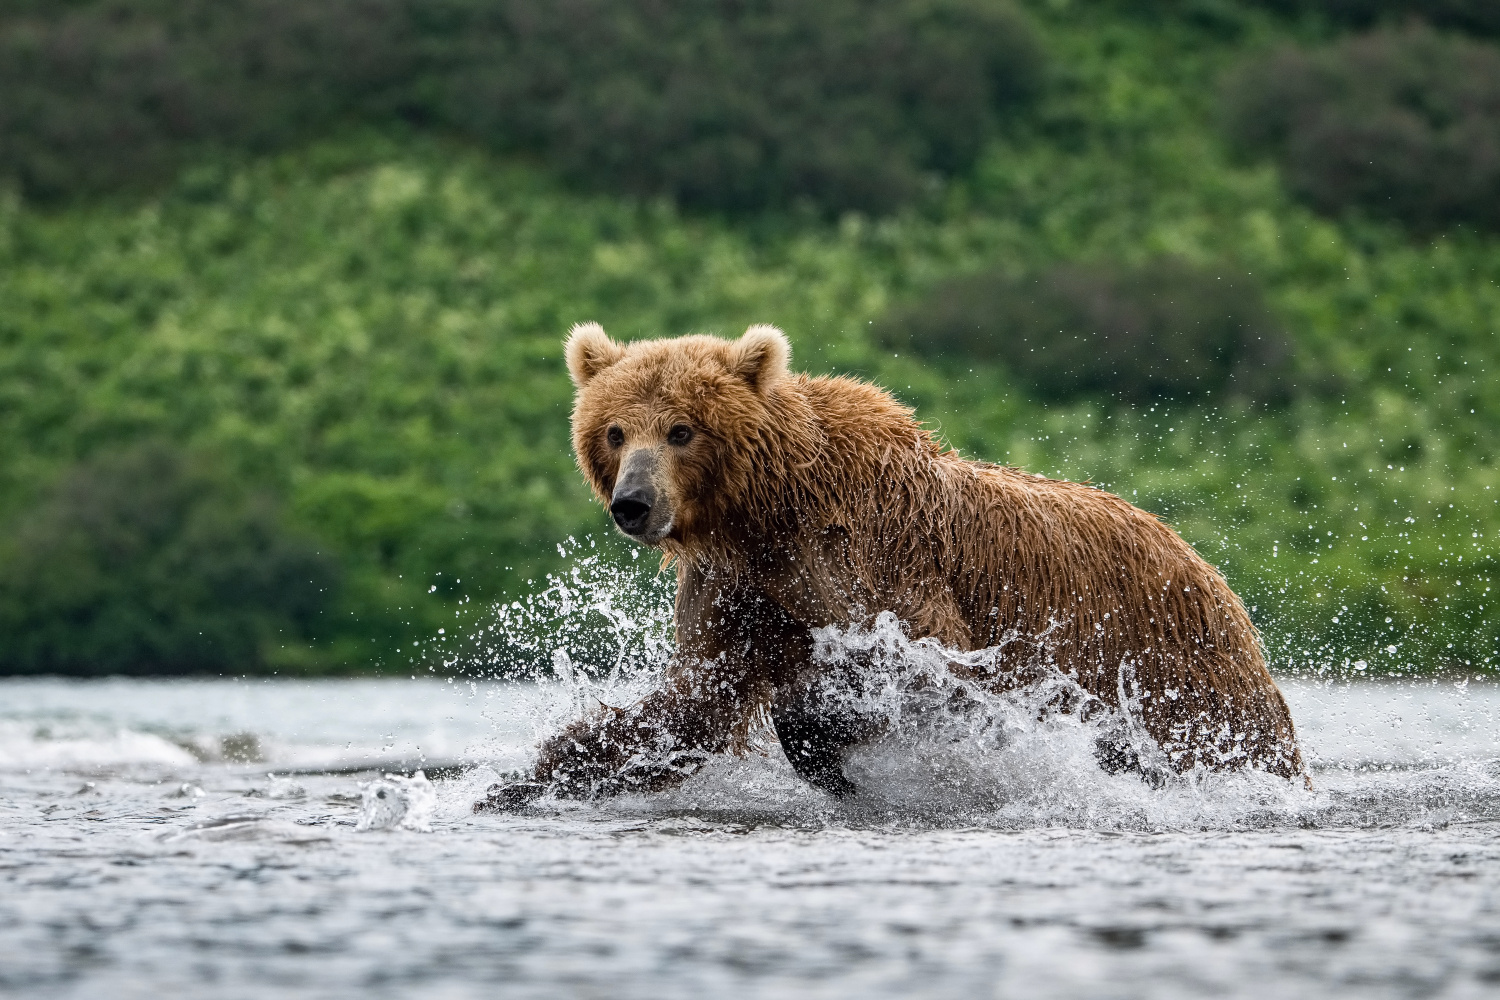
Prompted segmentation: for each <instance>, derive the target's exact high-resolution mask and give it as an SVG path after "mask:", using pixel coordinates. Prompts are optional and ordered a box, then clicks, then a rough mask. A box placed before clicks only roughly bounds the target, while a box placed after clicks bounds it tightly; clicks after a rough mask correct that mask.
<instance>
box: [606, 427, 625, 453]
mask: <svg viewBox="0 0 1500 1000" xmlns="http://www.w3.org/2000/svg"><path fill="white" fill-rule="evenodd" d="M604 439H605V440H606V441H608V442H609V446H610V447H611V448H618V447H620V445H622V444H624V443H625V432H624V431H622V430H620V428H619V425H617V424H611V425H610V427H609V430H607V431H605V432H604Z"/></svg>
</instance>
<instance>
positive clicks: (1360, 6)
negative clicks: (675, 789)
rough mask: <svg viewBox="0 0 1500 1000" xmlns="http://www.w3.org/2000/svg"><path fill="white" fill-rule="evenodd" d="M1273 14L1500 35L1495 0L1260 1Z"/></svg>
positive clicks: (1362, 24)
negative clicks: (1417, 23)
mask: <svg viewBox="0 0 1500 1000" xmlns="http://www.w3.org/2000/svg"><path fill="white" fill-rule="evenodd" d="M1258 2H1259V3H1260V4H1261V5H1262V6H1264V7H1268V8H1270V9H1271V10H1275V11H1278V12H1280V13H1282V14H1290V15H1302V16H1307V15H1311V16H1313V17H1320V18H1326V19H1328V20H1329V21H1332V22H1333V23H1335V24H1340V25H1353V26H1355V27H1360V28H1367V27H1370V26H1371V25H1374V24H1380V23H1385V24H1402V23H1406V22H1409V21H1413V20H1421V21H1426V22H1427V23H1428V24H1431V25H1433V26H1434V27H1438V28H1452V29H1455V30H1458V31H1470V32H1473V33H1475V34H1477V35H1491V36H1493V35H1500V5H1497V4H1495V3H1494V0H1258Z"/></svg>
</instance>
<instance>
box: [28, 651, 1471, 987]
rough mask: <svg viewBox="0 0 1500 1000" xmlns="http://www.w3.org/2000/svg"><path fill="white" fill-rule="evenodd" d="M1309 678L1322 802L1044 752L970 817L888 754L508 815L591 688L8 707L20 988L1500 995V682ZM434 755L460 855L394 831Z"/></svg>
mask: <svg viewBox="0 0 1500 1000" xmlns="http://www.w3.org/2000/svg"><path fill="white" fill-rule="evenodd" d="M1283 686H1284V689H1285V691H1286V693H1287V695H1288V699H1289V701H1290V703H1291V705H1292V708H1293V713H1294V716H1295V718H1296V719H1297V722H1298V724H1299V726H1300V728H1301V732H1302V736H1303V741H1304V747H1305V749H1306V751H1307V753H1308V756H1309V758H1310V760H1311V762H1312V773H1313V779H1314V784H1315V787H1314V789H1313V790H1312V791H1306V790H1303V789H1300V788H1292V787H1288V786H1287V785H1286V784H1285V783H1284V782H1279V781H1276V780H1274V779H1264V778H1263V777H1262V776H1254V775H1250V776H1236V777H1228V778H1224V777H1207V778H1200V779H1196V780H1185V781H1179V782H1176V783H1172V784H1169V785H1168V786H1167V787H1165V788H1159V789H1153V788H1150V787H1148V786H1147V785H1145V784H1144V783H1143V782H1141V781H1140V780H1139V779H1137V778H1132V777H1130V776H1128V775H1121V776H1108V775H1104V774H1103V773H1102V772H1099V771H1098V769H1097V768H1088V769H1081V768H1075V767H1071V766H1069V764H1068V761H1069V760H1070V759H1071V758H1070V757H1069V756H1068V752H1066V748H1065V747H1064V748H1063V749H1061V750H1060V749H1059V746H1060V744H1056V741H1055V740H1054V742H1053V743H1048V742H1047V741H1046V740H1044V739H1041V737H1040V736H1038V737H1037V739H1033V740H1030V741H1028V740H1026V739H1016V738H1009V739H1007V740H1002V741H1000V742H999V743H996V744H994V745H992V746H991V747H990V749H989V751H988V754H989V756H988V757H986V759H985V760H984V761H983V764H984V768H985V769H986V773H987V774H988V773H993V774H995V775H998V777H995V778H994V779H993V780H992V781H990V783H989V784H987V785H983V784H982V783H981V785H982V787H979V788H978V790H977V791H972V792H971V793H970V794H968V796H967V798H966V797H965V796H964V795H963V794H961V793H960V791H959V790H961V789H964V788H971V789H972V788H974V787H975V785H974V782H973V780H972V779H973V777H974V775H973V774H972V773H970V771H972V767H971V766H970V762H969V761H968V759H967V758H968V757H969V756H971V754H970V750H969V748H967V747H960V749H959V751H958V752H957V753H956V754H955V753H952V752H950V753H949V754H948V756H949V758H950V759H948V760H946V761H944V760H942V759H941V758H942V756H943V754H941V753H927V752H921V753H910V752H906V753H905V754H904V755H903V754H902V753H891V754H888V755H887V756H886V757H885V758H883V759H882V758H879V757H878V756H877V757H873V758H871V759H868V760H865V761H864V762H863V763H862V764H861V765H860V766H861V767H863V769H864V771H863V773H864V775H865V779H866V781H867V782H868V781H870V780H872V779H875V780H879V781H880V782H881V791H880V792H879V793H878V794H872V795H870V796H863V797H858V798H857V800H856V801H852V802H846V803H842V804H840V803H834V802H832V801H830V800H828V799H825V798H824V797H823V796H822V795H820V794H818V793H816V792H814V791H812V790H810V789H808V788H807V787H806V786H804V785H802V784H801V783H800V782H798V781H797V780H796V779H795V777H794V776H793V775H792V773H791V771H790V768H789V767H788V765H787V764H786V762H785V760H784V758H782V757H780V756H779V753H778V752H777V751H776V750H775V749H774V747H773V748H770V750H769V752H768V753H767V754H766V755H765V756H751V757H749V758H744V759H726V760H722V761H715V762H713V763H711V764H710V765H709V766H708V767H707V768H705V770H704V771H703V772H701V773H700V774H698V775H697V776H695V777H694V778H692V779H690V780H689V782H688V783H687V784H686V785H685V786H683V787H682V788H681V789H680V790H678V791H675V792H672V793H668V794H663V795H658V796H653V797H636V798H627V799H621V800H618V801H613V802H607V803H602V804H577V803H558V802H546V801H544V802H542V803H541V804H539V805H537V806H535V807H533V808H532V809H531V810H530V811H528V812H527V813H525V814H521V815H508V816H493V815H490V816H473V815H471V814H470V812H469V809H468V807H469V803H470V802H471V801H473V799H474V798H475V797H476V796H477V795H478V794H479V793H480V792H481V791H482V789H483V788H484V786H485V785H486V784H487V783H488V782H490V781H493V780H495V777H496V774H497V773H498V772H504V771H506V770H508V769H510V768H514V767H517V766H520V765H522V764H524V762H525V760H526V758H527V754H528V751H529V747H530V746H531V745H532V742H533V740H534V738H535V735H536V733H537V732H538V731H540V730H543V729H545V728H546V727H548V726H550V725H554V724H555V723H556V720H557V719H558V718H559V717H561V716H565V715H567V714H568V713H569V712H570V711H573V710H574V709H575V708H576V705H577V704H578V702H579V693H578V691H577V690H574V689H569V688H568V687H566V686H565V685H561V684H540V685H538V684H501V683H487V684H480V683H469V682H464V681H455V682H442V681H435V680H383V681H377V680H359V681H350V680H328V681H284V680H254V681H249V680H246V681H181V682H170V681H141V680H107V681H98V682H67V681H59V680H6V681H3V682H0V993H5V994H9V995H16V996H26V997H30V998H44V997H99V996H109V997H122V998H128V997H136V996H140V997H153V998H156V997H162V996H176V995H205V994H207V993H209V992H212V994H213V995H214V996H215V997H224V998H234V997H247V998H256V997H325V996H329V997H331V996H360V997H387V996H390V997H397V996H401V997H405V996H412V995H420V996H422V997H424V998H434V1000H436V998H444V997H481V996H483V997H493V996H506V997H511V996H515V997H549V998H551V997H569V996H576V997H612V998H613V997H679V996H680V997H701V996H710V995H718V996H744V997H760V996H764V997H786V996H828V997H850V996H858V997H882V996H903V997H906V996H933V997H965V998H967V997H1024V998H1046V997H1152V998H1169V997H1179V996H1180V997H1199V996H1204V995H1215V996H1256V997H1265V996H1276V997H1299V996H1307V997H1340V996H1347V997H1361V998H1370V997H1407V996H1410V997H1418V996H1420V997H1429V996H1448V997H1470V996H1473V997H1479V996H1496V995H1500V718H1497V716H1500V690H1497V688H1496V687H1495V686H1493V685H1490V684H1485V683H1480V682H1477V681H1476V682H1472V683H1468V684H1458V683H1453V682H1451V681H1442V682H1431V681H1420V682H1409V683H1370V682H1366V683H1361V684H1353V685H1348V684H1320V683H1314V682H1308V681H1290V682H1287V683H1285V684H1284V685H1283ZM1013 735H1014V734H1013ZM1033 735H1035V734H1033ZM1054 736H1055V734H1054ZM1064 742H1065V741H1064ZM909 750H910V748H909V747H908V751H909ZM981 756H983V755H981ZM954 757H957V758H959V759H956V760H955V759H952V758H954ZM914 761H915V763H914ZM421 765H425V766H426V767H427V768H428V770H429V772H431V774H432V775H433V776H434V780H433V784H432V787H433V789H434V790H435V791H436V803H435V807H433V808H432V809H431V811H430V814H429V815H426V816H424V817H416V818H417V819H418V820H419V822H417V823H415V824H411V825H413V826H417V827H419V828H420V827H422V826H427V827H430V832H418V830H417V829H401V828H399V827H395V828H390V829H364V830H362V829H360V828H359V821H360V818H361V815H362V810H366V814H365V815H366V819H367V822H366V824H365V825H366V826H369V825H371V823H370V822H368V820H369V816H368V814H367V813H368V810H367V809H366V806H365V804H364V803H365V801H366V799H365V798H362V794H363V793H364V792H365V791H367V790H369V789H368V788H362V785H363V784H365V783H368V782H370V781H371V780H372V779H373V778H374V777H375V776H376V773H377V772H379V771H395V770H398V769H399V770H410V769H412V768H415V767H417V766H421ZM466 767H467V768H468V769H467V770H465V768H466ZM966 767H969V768H970V770H969V771H965V768H966ZM955 773H959V774H960V775H961V777H962V779H963V780H959V781H955V780H954V774H955ZM398 784H399V783H398ZM397 791H400V789H399V788H398V789H397ZM413 808H415V807H413ZM375 825H377V826H378V825H379V824H375Z"/></svg>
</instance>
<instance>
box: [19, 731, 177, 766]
mask: <svg viewBox="0 0 1500 1000" xmlns="http://www.w3.org/2000/svg"><path fill="white" fill-rule="evenodd" d="M196 763H197V759H196V758H195V757H194V756H193V755H192V754H191V753H189V752H188V751H187V750H185V749H183V748H182V747H180V746H178V745H177V744H175V743H172V742H171V741H170V740H167V739H164V738H163V737H161V736H157V735H155V734H154V733H142V732H137V731H134V730H130V729H114V730H104V731H100V732H89V733H78V732H72V733H68V732H63V733H57V732H55V731H54V730H53V729H50V728H47V727H39V726H36V725H32V724H27V723H24V722H16V721H0V770H8V771H18V770H31V769H48V768H70V767H118V766H125V765H155V766H164V767H187V766H191V765H193V764H196Z"/></svg>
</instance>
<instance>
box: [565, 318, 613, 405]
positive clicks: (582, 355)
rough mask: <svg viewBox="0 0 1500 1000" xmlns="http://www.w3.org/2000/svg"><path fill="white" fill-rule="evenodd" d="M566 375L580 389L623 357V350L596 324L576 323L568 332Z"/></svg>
mask: <svg viewBox="0 0 1500 1000" xmlns="http://www.w3.org/2000/svg"><path fill="white" fill-rule="evenodd" d="M566 354H567V358H568V374H569V375H570V376H571V377H572V379H573V384H574V385H576V386H577V387H578V388H580V389H582V388H583V387H584V386H585V385H588V383H589V381H590V380H591V379H593V377H594V376H595V375H598V374H599V373H600V372H602V371H603V370H604V369H606V368H608V367H609V366H610V365H612V364H614V363H615V362H616V361H619V360H620V359H621V358H623V357H624V356H625V348H624V347H622V346H620V345H619V344H617V343H615V342H614V341H613V340H610V339H609V334H607V333H605V332H604V327H602V326H600V325H599V324H598V323H577V324H575V325H574V327H573V329H571V330H569V331H568V346H567V349H566Z"/></svg>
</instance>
